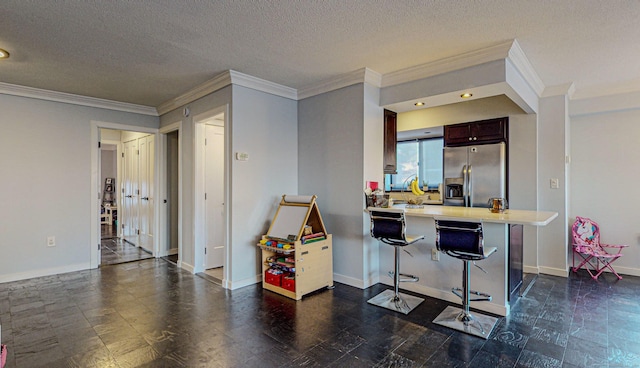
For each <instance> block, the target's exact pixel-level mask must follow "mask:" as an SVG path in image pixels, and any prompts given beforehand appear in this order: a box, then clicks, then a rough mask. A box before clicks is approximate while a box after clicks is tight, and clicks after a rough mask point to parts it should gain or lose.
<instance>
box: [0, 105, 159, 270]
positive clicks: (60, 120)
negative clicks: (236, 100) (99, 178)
mask: <svg viewBox="0 0 640 368" xmlns="http://www.w3.org/2000/svg"><path fill="white" fill-rule="evenodd" d="M0 110H1V111H2V119H1V120H0V129H1V130H2V134H0V157H2V159H0V172H2V188H3V190H2V191H0V203H2V215H0V251H1V252H2V257H1V259H2V260H1V262H0V264H1V266H0V282H6V281H14V280H20V279H26V278H31V277H38V276H45V275H52V274H58V273H64V272H71V271H77V270H82V269H88V268H90V261H91V249H90V246H91V244H92V243H93V242H92V240H91V224H90V218H91V201H92V200H97V196H96V195H95V192H93V191H92V189H91V159H90V157H91V155H90V152H91V149H93V147H95V148H96V149H97V142H92V141H91V121H103V122H110V123H120V124H126V125H135V126H140V127H148V128H157V127H158V118H157V117H154V116H147V115H140V114H134V113H125V112H118V111H112V110H106V109H100V108H94V107H85V106H78V105H73V104H69V103H61V102H53V101H44V100H39V99H34V98H27V97H19V96H10V95H3V94H0ZM94 144H95V146H94ZM48 236H55V240H56V245H55V246H54V247H48V246H47V237H48Z"/></svg>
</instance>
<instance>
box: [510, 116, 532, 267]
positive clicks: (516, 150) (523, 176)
mask: <svg viewBox="0 0 640 368" xmlns="http://www.w3.org/2000/svg"><path fill="white" fill-rule="evenodd" d="M537 122H538V120H537V116H536V115H534V114H529V115H526V114H513V115H509V179H508V180H509V208H513V209H519V210H536V209H537V205H538V195H537V192H538V181H537V173H538V166H537V151H536V148H537V147H538V142H537V137H536V129H537ZM523 231H524V234H523V238H524V239H523V240H524V249H523V257H524V259H523V265H524V271H525V272H530V273H538V227H536V226H525V227H524V228H523Z"/></svg>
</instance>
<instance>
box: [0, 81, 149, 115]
mask: <svg viewBox="0 0 640 368" xmlns="http://www.w3.org/2000/svg"><path fill="white" fill-rule="evenodd" d="M0 94H5V95H11V96H20V97H28V98H35V99H38V100H45V101H54V102H62V103H68V104H72V105H79V106H87V107H97V108H100V109H107V110H115V111H122V112H130V113H134V114H141V115H151V116H158V111H157V110H156V109H155V108H154V107H150V106H143V105H136V104H131V103H126V102H118V101H112V100H105V99H101V98H95V97H88V96H81V95H74V94H71V93H65V92H57V91H50V90H46V89H40V88H33V87H25V86H19V85H16V84H9V83H3V82H0Z"/></svg>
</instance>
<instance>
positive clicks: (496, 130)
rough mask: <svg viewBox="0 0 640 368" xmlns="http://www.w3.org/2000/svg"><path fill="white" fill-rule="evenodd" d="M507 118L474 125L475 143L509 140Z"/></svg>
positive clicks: (472, 129) (472, 128)
mask: <svg viewBox="0 0 640 368" xmlns="http://www.w3.org/2000/svg"><path fill="white" fill-rule="evenodd" d="M506 120H507V119H506V118H501V119H491V120H483V121H479V122H476V123H473V124H472V126H471V134H472V136H473V141H474V142H483V143H494V142H496V143H497V142H505V141H506V140H507V134H506V132H507V127H506Z"/></svg>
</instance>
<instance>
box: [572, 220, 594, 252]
mask: <svg viewBox="0 0 640 368" xmlns="http://www.w3.org/2000/svg"><path fill="white" fill-rule="evenodd" d="M571 230H572V233H573V244H574V245H577V246H586V247H594V246H598V245H599V244H600V227H599V226H598V223H597V222H595V221H593V220H591V219H589V218H586V217H580V216H576V222H574V223H573V226H572V228H571Z"/></svg>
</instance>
